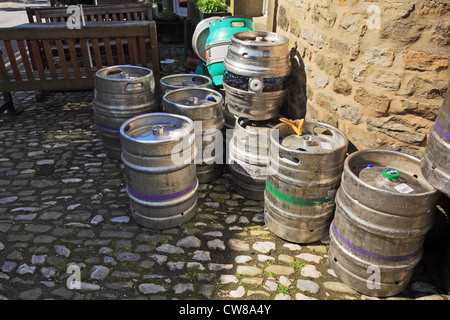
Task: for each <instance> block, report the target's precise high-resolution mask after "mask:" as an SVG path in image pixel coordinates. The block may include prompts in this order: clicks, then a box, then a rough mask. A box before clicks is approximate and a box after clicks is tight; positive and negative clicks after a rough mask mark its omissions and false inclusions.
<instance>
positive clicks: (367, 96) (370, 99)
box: [354, 87, 390, 113]
mask: <svg viewBox="0 0 450 320" xmlns="http://www.w3.org/2000/svg"><path fill="white" fill-rule="evenodd" d="M354 99H355V101H356V102H359V103H360V104H362V105H363V106H367V107H369V108H371V109H373V110H375V111H376V112H379V113H386V112H387V110H388V108H389V103H390V99H389V97H387V96H385V95H376V94H372V93H369V92H368V91H367V90H366V89H365V88H363V87H360V88H358V89H357V90H356V93H355V97H354Z"/></svg>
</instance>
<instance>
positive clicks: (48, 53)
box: [42, 40, 58, 79]
mask: <svg viewBox="0 0 450 320" xmlns="http://www.w3.org/2000/svg"><path fill="white" fill-rule="evenodd" d="M42 46H43V47H44V53H45V58H46V59H45V62H46V63H47V66H48V67H49V69H50V73H51V76H52V79H58V75H57V74H56V68H55V63H54V61H53V55H52V52H51V50H50V44H49V41H48V40H42Z"/></svg>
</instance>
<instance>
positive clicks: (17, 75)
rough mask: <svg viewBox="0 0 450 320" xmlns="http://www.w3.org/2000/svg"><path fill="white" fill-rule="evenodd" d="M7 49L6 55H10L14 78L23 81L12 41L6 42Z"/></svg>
mask: <svg viewBox="0 0 450 320" xmlns="http://www.w3.org/2000/svg"><path fill="white" fill-rule="evenodd" d="M5 48H6V53H7V54H8V58H9V63H10V64H11V69H12V71H13V74H14V78H16V79H17V80H22V77H21V76H20V71H19V67H18V66H17V61H16V56H15V54H14V50H13V47H12V45H11V41H5Z"/></svg>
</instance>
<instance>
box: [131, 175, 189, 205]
mask: <svg viewBox="0 0 450 320" xmlns="http://www.w3.org/2000/svg"><path fill="white" fill-rule="evenodd" d="M197 181H198V179H197V178H195V179H194V182H193V183H192V184H191V185H190V186H189V187H187V188H186V189H183V190H181V191H178V192H175V193H170V194H163V195H149V194H143V193H139V192H137V191H134V190H133V189H131V188H130V186H127V190H128V192H130V194H132V195H133V196H135V197H136V198H139V199H142V200H147V201H167V200H172V199H175V198H178V197H181V196H183V195H185V194H187V193H189V192H190V191H192V190H194V188H195V186H196V185H197Z"/></svg>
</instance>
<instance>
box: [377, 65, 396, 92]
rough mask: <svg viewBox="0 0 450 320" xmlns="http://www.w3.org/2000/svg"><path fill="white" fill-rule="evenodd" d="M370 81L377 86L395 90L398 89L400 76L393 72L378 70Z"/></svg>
mask: <svg viewBox="0 0 450 320" xmlns="http://www.w3.org/2000/svg"><path fill="white" fill-rule="evenodd" d="M372 82H373V83H374V84H376V85H377V86H380V87H383V88H388V89H390V90H392V91H397V90H398V89H400V85H401V83H402V78H401V77H399V76H398V75H397V74H395V73H393V72H389V71H384V70H380V71H378V72H376V73H375V74H374V75H373V77H372Z"/></svg>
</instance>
